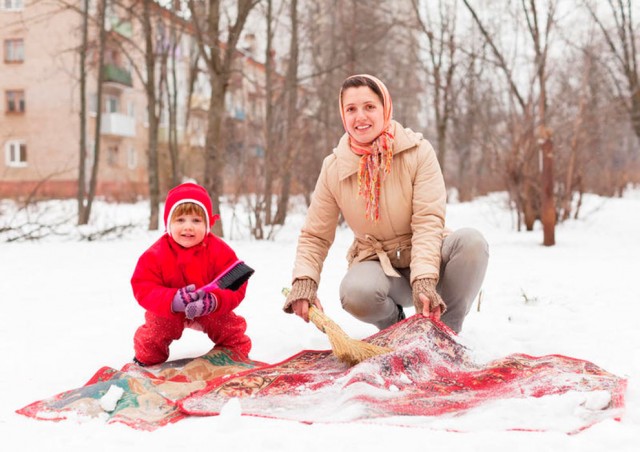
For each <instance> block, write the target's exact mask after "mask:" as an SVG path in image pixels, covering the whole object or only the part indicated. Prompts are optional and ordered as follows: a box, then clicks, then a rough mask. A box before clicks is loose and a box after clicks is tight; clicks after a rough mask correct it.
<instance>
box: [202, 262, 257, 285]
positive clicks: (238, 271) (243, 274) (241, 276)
mask: <svg viewBox="0 0 640 452" xmlns="http://www.w3.org/2000/svg"><path fill="white" fill-rule="evenodd" d="M254 272H255V270H254V269H253V268H251V267H249V266H248V265H247V264H245V263H244V262H242V261H240V260H237V261H235V262H234V263H233V264H231V265H230V266H229V267H227V269H226V270H225V271H223V272H222V273H220V274H219V275H218V277H217V278H216V279H214V280H213V281H211V282H210V283H209V284H207V285H206V286H204V287H201V288H200V289H199V290H204V291H207V292H209V291H211V290H214V289H229V290H238V289H239V288H240V287H241V286H242V285H243V284H244V283H245V282H247V280H248V279H249V278H250V277H251V275H253V273H254Z"/></svg>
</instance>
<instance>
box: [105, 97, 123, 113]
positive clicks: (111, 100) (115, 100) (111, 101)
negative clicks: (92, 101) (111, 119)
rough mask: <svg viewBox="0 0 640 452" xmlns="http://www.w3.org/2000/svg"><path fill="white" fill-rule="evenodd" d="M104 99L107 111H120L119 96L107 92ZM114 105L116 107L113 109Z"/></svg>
mask: <svg viewBox="0 0 640 452" xmlns="http://www.w3.org/2000/svg"><path fill="white" fill-rule="evenodd" d="M104 101H105V102H104V108H105V110H104V111H105V113H120V98H119V97H118V96H113V95H111V94H107V95H106V96H105V99H104ZM114 107H115V109H112V108H114Z"/></svg>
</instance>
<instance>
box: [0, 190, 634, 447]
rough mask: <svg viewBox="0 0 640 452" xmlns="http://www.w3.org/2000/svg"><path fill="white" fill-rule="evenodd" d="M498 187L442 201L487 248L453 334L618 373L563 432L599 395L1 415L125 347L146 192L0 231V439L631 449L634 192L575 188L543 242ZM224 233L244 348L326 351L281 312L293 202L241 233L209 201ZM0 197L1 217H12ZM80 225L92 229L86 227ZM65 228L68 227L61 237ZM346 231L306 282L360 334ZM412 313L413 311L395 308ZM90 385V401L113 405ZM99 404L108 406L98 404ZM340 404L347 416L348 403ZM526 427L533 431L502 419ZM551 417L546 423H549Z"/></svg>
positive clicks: (265, 356)
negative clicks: (615, 399) (325, 417)
mask: <svg viewBox="0 0 640 452" xmlns="http://www.w3.org/2000/svg"><path fill="white" fill-rule="evenodd" d="M505 205H506V198H505V195H504V194H501V193H499V194H492V195H490V196H487V197H484V198H481V199H478V200H476V201H474V202H471V203H452V204H450V205H449V206H448V212H447V221H448V225H449V226H450V227H452V228H459V227H464V226H470V227H475V228H477V229H479V230H481V231H482V232H483V233H484V234H485V236H486V238H487V240H488V241H489V244H490V247H491V258H490V263H489V270H488V272H487V277H486V281H485V284H484V288H483V293H482V298H481V303H480V306H479V307H480V309H478V302H477V301H476V303H475V304H474V306H473V308H472V310H471V312H470V314H469V316H468V318H467V320H466V323H465V326H464V329H463V331H462V333H461V334H460V337H459V338H460V340H461V341H462V342H463V343H464V344H465V345H466V346H467V347H469V348H470V349H471V350H472V352H473V353H474V357H475V358H476V359H477V360H478V361H488V360H491V359H495V358H499V357H502V356H505V355H507V354H510V353H527V354H530V355H545V354H562V355H567V356H572V357H575V358H580V359H586V360H589V361H592V362H594V363H595V364H597V365H599V366H601V367H603V368H604V369H606V370H608V371H610V372H612V373H615V374H617V375H620V376H622V377H625V378H627V379H628V389H627V393H626V410H625V412H624V414H623V416H622V420H621V421H619V422H618V421H614V420H610V419H606V420H603V421H602V422H600V423H598V424H596V425H594V426H593V427H591V428H589V429H587V430H585V431H582V432H580V433H578V434H574V435H567V434H565V433H561V432H564V431H569V430H571V427H572V426H573V425H576V424H579V422H578V421H579V420H580V419H581V416H585V415H586V414H587V413H588V412H592V411H595V410H598V409H600V408H601V407H602V406H606V404H607V403H608V397H609V395H608V394H606V393H598V392H595V393H591V394H581V393H575V392H570V393H567V394H563V395H559V396H548V397H543V398H540V399H535V398H526V399H518V400H503V401H496V402H492V403H489V404H486V405H483V406H482V407H480V408H477V409H475V410H472V411H471V412H469V413H467V414H465V415H463V416H451V417H443V418H436V419H422V418H416V419H414V420H413V421H414V422H412V423H413V424H414V425H415V426H413V427H394V426H390V425H384V424H367V423H339V422H338V423H329V424H312V425H308V424H303V423H297V422H291V421H283V420H274V419H263V418H257V417H250V416H242V415H241V406H240V403H239V401H238V400H235V399H233V400H230V401H229V402H228V403H227V405H225V407H224V409H223V411H222V414H221V415H220V416H217V417H191V418H188V419H185V420H182V421H180V422H178V423H176V424H172V425H168V426H165V427H162V428H160V429H158V430H156V431H154V432H152V433H149V432H141V431H137V430H134V429H131V428H129V427H127V426H124V425H120V424H105V422H104V418H100V417H99V418H97V419H92V420H88V419H72V420H68V421H63V422H51V421H37V420H34V419H30V418H27V417H24V416H21V415H18V414H16V413H15V410H16V409H19V408H22V407H23V406H25V405H27V404H29V403H31V402H34V401H36V400H40V399H44V398H47V397H50V396H52V395H54V394H57V393H60V392H62V391H65V390H68V389H73V388H76V387H79V386H81V385H83V384H84V383H85V382H86V381H87V380H88V379H89V378H90V377H91V376H92V375H93V374H94V373H95V372H96V371H97V370H98V369H99V368H100V367H102V366H105V365H106V366H111V367H115V368H119V367H121V366H122V365H123V364H125V363H126V362H129V361H130V360H131V358H132V354H133V352H132V336H133V333H134V331H135V329H136V328H137V327H138V326H139V325H140V324H141V322H142V320H143V314H144V313H143V310H142V308H140V307H139V306H138V305H137V304H136V302H135V300H134V299H133V297H132V294H131V288H130V285H129V279H130V277H131V273H132V271H133V268H134V266H135V263H136V261H137V258H138V256H139V255H140V254H141V253H142V251H144V249H146V248H147V247H148V246H149V245H150V244H151V243H152V242H153V241H155V240H156V239H157V237H158V236H159V234H160V232H158V231H155V232H149V231H146V230H145V229H146V227H145V226H146V221H147V206H146V204H145V203H139V204H133V205H124V204H119V205H108V204H104V203H97V204H96V205H95V206H94V208H95V209H96V212H95V213H96V215H95V219H94V226H86V227H83V228H80V229H78V228H75V227H72V221H73V204H72V203H66V202H63V203H60V202H58V203H57V204H52V205H51V206H54V207H51V206H50V210H51V209H52V210H53V212H51V211H49V212H48V213H47V215H43V216H42V217H40V218H45V217H47V218H48V217H49V216H54V217H55V214H56V212H59V214H60V215H61V216H66V217H70V218H72V220H71V223H70V226H68V227H67V228H66V229H65V231H64V232H65V235H62V236H52V237H48V238H46V239H44V240H41V241H37V242H15V243H0V296H1V298H2V300H3V307H4V309H3V313H2V316H1V320H0V356H2V357H3V358H4V364H3V365H2V372H0V401H1V403H0V444H1V445H2V449H3V450H18V449H19V450H24V451H31V450H38V451H65V452H68V451H85V450H96V451H100V450H105V451H107V450H108V451H114V450H117V451H138V450H168V449H170V448H172V447H184V448H185V450H189V451H199V450H214V449H219V450H234V451H257V450H259V451H278V452H282V451H299V450H302V449H304V450H305V451H308V452H312V451H328V450H330V451H343V450H344V451H383V450H384V451H388V450H391V449H393V450H402V449H403V448H404V447H406V448H407V449H409V448H415V449H418V448H419V449H426V448H429V449H430V450H437V451H465V450H474V451H492V452H501V451H505V452H506V451H509V452H511V451H556V450H564V451H580V452H584V451H594V452H595V451H598V452H599V451H602V450H610V451H614V450H615V451H625V452H626V451H636V450H638V444H640V290H639V289H638V279H639V277H640V190H634V191H630V192H628V194H627V195H626V197H625V198H622V199H618V198H616V199H605V198H600V197H597V196H593V195H589V196H587V197H586V198H585V200H584V203H583V207H582V210H581V216H580V219H578V220H571V221H568V222H566V223H563V224H561V225H559V226H558V227H557V229H556V241H557V245H556V246H554V247H543V246H542V245H541V242H542V231H541V229H540V227H539V225H536V229H535V230H534V231H531V232H517V231H515V230H514V228H513V222H514V220H513V215H512V214H511V213H510V212H509V211H508V210H507V209H506V208H505ZM222 213H223V218H224V219H225V228H226V229H225V232H226V234H227V241H228V242H229V244H230V245H231V246H232V247H233V248H234V249H235V250H236V252H237V254H238V255H239V256H240V257H241V258H243V259H244V260H246V262H247V263H248V264H249V265H251V266H252V267H253V268H255V269H256V273H255V274H254V276H253V277H252V279H251V282H250V285H249V290H248V293H247V297H246V299H245V301H244V302H243V304H242V305H241V306H240V308H239V309H238V313H240V314H241V315H243V316H245V318H246V319H247V322H248V325H249V327H248V334H249V335H250V337H251V338H252V340H253V343H254V347H253V350H252V353H251V357H252V358H253V359H256V360H260V361H266V362H278V361H281V360H283V359H285V358H287V357H289V356H291V355H293V354H295V353H297V352H299V351H300V350H302V349H327V348H329V343H328V340H327V338H326V336H325V335H323V334H322V333H321V332H320V331H318V330H317V329H316V328H315V327H313V326H312V325H311V324H306V323H304V322H303V321H301V320H300V319H299V318H297V317H295V316H292V315H286V314H284V313H283V312H282V311H281V306H282V303H283V297H282V295H281V289H282V288H283V287H284V286H286V285H288V284H289V282H290V274H291V267H292V261H293V257H294V254H295V247H296V240H297V234H298V231H299V228H300V225H301V223H302V221H303V211H302V209H297V210H296V213H295V214H293V215H292V216H291V217H290V218H289V219H288V221H287V224H286V225H285V226H284V227H283V228H282V229H281V230H280V231H278V233H277V235H276V238H275V240H273V241H255V240H252V239H250V238H249V237H248V236H247V233H246V230H247V227H246V225H245V224H243V219H245V218H247V216H246V214H245V213H244V212H243V210H242V207H241V206H236V207H235V208H234V209H232V208H231V207H229V206H227V205H225V206H224V210H223V212H222ZM12 215H13V214H12V213H11V205H10V204H7V203H6V202H3V203H2V204H0V226H1V225H2V224H6V223H5V221H6V219H7V218H12V219H13V220H12V221H18V220H17V219H16V218H17V217H13V216H12ZM129 223H131V224H133V225H137V226H136V227H133V228H130V229H128V230H126V231H124V233H123V234H122V236H121V237H119V236H118V234H113V235H112V236H109V238H108V239H104V240H92V241H86V240H85V241H78V240H77V237H79V236H84V237H86V236H88V235H89V234H91V233H92V232H94V230H95V229H96V228H98V226H109V225H110V226H113V225H114V224H129ZM92 228H93V229H92ZM70 237H71V238H70ZM351 238H352V236H351V233H350V232H349V231H348V230H347V229H340V230H339V231H338V233H337V235H336V242H335V244H334V246H333V248H332V250H331V252H330V253H329V256H328V258H327V261H326V264H325V268H324V271H323V274H322V278H323V280H322V282H321V285H320V290H319V296H320V299H321V300H322V302H323V305H324V307H325V310H326V311H327V314H328V315H329V316H330V317H331V318H333V319H334V320H335V321H336V322H337V323H338V324H339V325H340V326H341V327H342V328H343V329H344V330H345V331H347V332H348V334H349V335H350V336H352V337H355V338H362V337H366V336H368V335H370V334H372V333H374V332H375V329H374V328H373V327H371V326H368V325H365V324H362V323H359V322H358V321H356V320H354V319H352V318H351V317H350V316H349V315H348V314H346V313H345V312H343V311H342V309H341V308H340V303H339V302H338V300H337V292H338V285H339V283H340V279H341V277H342V275H343V274H344V271H345V270H346V261H345V259H344V256H345V253H346V250H347V247H348V245H349V243H350V241H351ZM408 314H412V312H408ZM210 345H211V344H210V342H209V340H208V339H207V338H206V337H205V335H204V334H202V333H200V332H197V331H192V330H186V331H185V334H184V335H183V337H182V339H181V340H179V341H177V342H175V343H174V344H173V345H172V348H171V359H178V358H184V357H190V356H196V355H200V354H203V353H205V352H206V351H208V350H209V348H210ZM113 391H116V392H115V393H112V394H110V395H109V394H108V397H107V395H106V396H105V397H106V398H105V400H104V403H105V406H106V407H107V408H109V406H110V403H115V402H114V400H115V401H117V398H118V394H117V389H113ZM107 411H108V410H107ZM339 417H342V418H345V419H348V418H349V417H350V415H349V413H342V414H341V415H340V416H339ZM525 421H526V422H527V424H528V425H540V426H541V427H542V428H546V429H548V430H547V431H545V432H523V431H504V430H503V429H504V427H505V426H509V425H513V426H518V425H521V424H522V423H523V422H525ZM553 426H555V428H550V427H553Z"/></svg>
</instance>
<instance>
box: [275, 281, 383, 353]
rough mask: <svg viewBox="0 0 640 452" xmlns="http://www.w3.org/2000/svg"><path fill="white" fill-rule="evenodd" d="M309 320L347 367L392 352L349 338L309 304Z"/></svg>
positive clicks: (286, 291)
mask: <svg viewBox="0 0 640 452" xmlns="http://www.w3.org/2000/svg"><path fill="white" fill-rule="evenodd" d="M282 293H283V294H284V295H285V296H286V295H288V294H289V289H287V288H284V289H282ZM309 320H311V322H312V323H313V324H314V325H315V326H316V327H318V329H319V330H320V331H322V332H323V333H325V334H326V335H327V337H328V338H329V342H330V343H331V351H332V352H333V354H334V355H335V356H336V357H337V358H338V359H339V360H340V361H342V362H343V363H346V364H348V365H349V366H354V365H356V364H358V363H360V362H362V361H364V360H366V359H369V358H372V357H374V356H378V355H384V354H385V353H389V352H391V351H393V350H392V349H390V348H388V347H380V346H378V345H374V344H369V343H368V342H364V341H359V340H357V339H352V338H350V337H349V336H348V335H347V333H345V332H344V331H343V330H342V328H340V326H338V324H337V323H336V322H334V321H333V320H331V319H330V318H329V317H328V316H327V315H326V314H325V313H324V312H322V311H321V310H320V309H318V308H316V307H315V306H313V305H311V304H310V305H309Z"/></svg>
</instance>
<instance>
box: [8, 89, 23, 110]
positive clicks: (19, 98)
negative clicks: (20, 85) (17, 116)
mask: <svg viewBox="0 0 640 452" xmlns="http://www.w3.org/2000/svg"><path fill="white" fill-rule="evenodd" d="M5 98H6V100H7V113H24V110H25V105H24V91H6V92H5Z"/></svg>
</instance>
